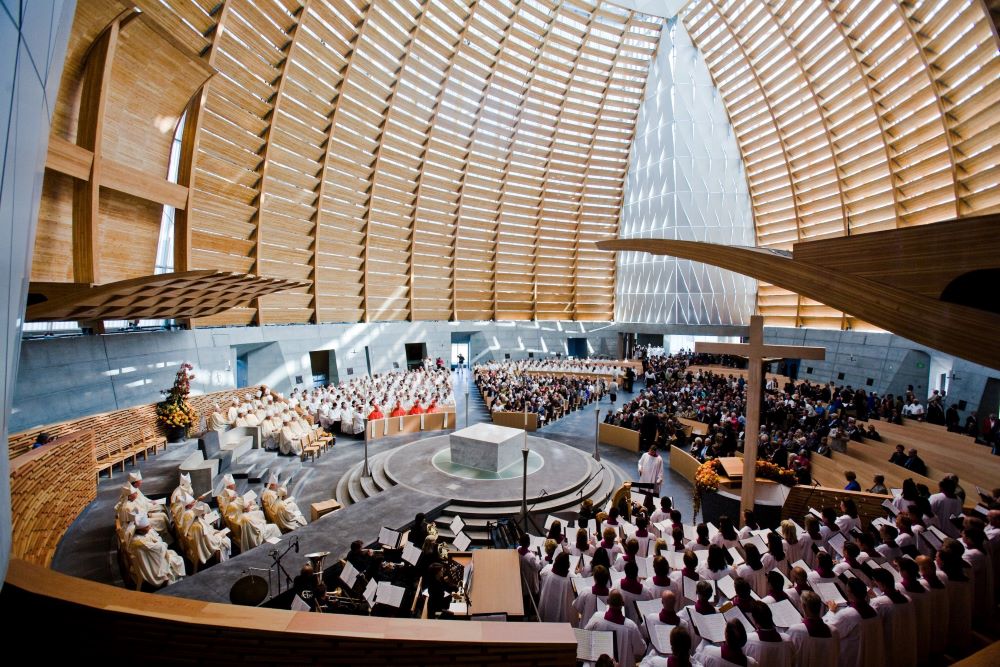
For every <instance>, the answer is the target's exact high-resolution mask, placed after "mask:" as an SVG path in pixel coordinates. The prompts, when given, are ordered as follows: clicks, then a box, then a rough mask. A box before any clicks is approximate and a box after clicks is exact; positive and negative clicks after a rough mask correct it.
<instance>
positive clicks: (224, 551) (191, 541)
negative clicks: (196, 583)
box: [178, 510, 233, 565]
mask: <svg viewBox="0 0 1000 667" xmlns="http://www.w3.org/2000/svg"><path fill="white" fill-rule="evenodd" d="M178 530H179V531H181V534H182V535H183V537H182V538H181V539H182V541H183V542H184V544H185V545H186V549H185V550H186V551H187V555H188V558H189V559H190V560H192V561H195V562H197V563H198V564H199V565H204V564H205V563H207V562H208V561H209V560H211V558H212V556H214V555H215V554H216V553H218V554H219V561H220V562H221V561H224V560H226V559H227V558H229V556H230V554H231V553H232V548H233V544H232V541H231V540H230V539H229V537H228V536H226V535H222V534H221V533H222V531H219V530H216V529H215V528H213V527H212V526H211V525H210V524H209V523H208V522H207V521H205V518H204V517H200V516H196V515H195V512H194V511H193V510H185V512H184V514H183V515H182V516H181V520H180V522H179V526H178Z"/></svg>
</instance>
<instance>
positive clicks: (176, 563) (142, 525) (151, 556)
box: [128, 514, 184, 587]
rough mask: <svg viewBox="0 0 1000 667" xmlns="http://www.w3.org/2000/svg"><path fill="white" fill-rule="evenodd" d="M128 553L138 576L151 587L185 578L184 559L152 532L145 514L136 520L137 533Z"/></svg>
mask: <svg viewBox="0 0 1000 667" xmlns="http://www.w3.org/2000/svg"><path fill="white" fill-rule="evenodd" d="M128 553H129V557H130V558H131V559H132V563H133V564H134V565H135V569H136V571H137V572H138V575H139V576H140V577H141V578H142V580H143V581H144V582H145V583H147V584H149V585H150V586H156V587H160V586H163V585H165V584H172V583H174V582H175V581H177V580H179V579H180V578H182V577H183V576H184V559H183V558H181V557H180V556H179V555H177V554H176V553H174V552H173V551H171V550H170V548H169V547H167V543H166V542H164V541H163V540H162V539H160V536H159V534H158V533H157V532H156V531H155V530H152V527H151V526H150V523H149V519H148V518H147V517H146V515H145V514H140V515H138V516H137V517H136V518H135V533H134V534H133V535H132V539H131V541H130V542H129V545H128Z"/></svg>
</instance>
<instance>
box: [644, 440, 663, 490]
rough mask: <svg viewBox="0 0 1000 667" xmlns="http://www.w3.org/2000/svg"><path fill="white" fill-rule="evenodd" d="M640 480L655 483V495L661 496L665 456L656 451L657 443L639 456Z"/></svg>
mask: <svg viewBox="0 0 1000 667" xmlns="http://www.w3.org/2000/svg"><path fill="white" fill-rule="evenodd" d="M639 482H641V483H645V484H652V485H653V496H654V497H657V498H659V496H660V485H661V484H663V458H662V457H661V456H660V455H659V454H658V453H657V452H656V445H653V446H652V447H650V448H649V451H648V452H646V453H645V454H643V455H642V456H641V457H639Z"/></svg>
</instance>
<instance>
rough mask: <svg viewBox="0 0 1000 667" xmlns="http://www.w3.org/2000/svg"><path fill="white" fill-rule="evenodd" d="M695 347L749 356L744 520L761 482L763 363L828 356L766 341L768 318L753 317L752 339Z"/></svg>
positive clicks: (742, 500) (819, 350)
mask: <svg viewBox="0 0 1000 667" xmlns="http://www.w3.org/2000/svg"><path fill="white" fill-rule="evenodd" d="M694 351H695V352H698V353H704V354H731V355H735V356H738V357H747V358H748V359H749V361H750V366H749V368H748V369H747V389H746V391H747V409H746V426H745V428H744V430H743V433H744V435H743V486H742V489H741V491H740V521H742V520H743V512H744V511H745V510H748V509H749V510H752V509H753V507H754V487H755V486H756V483H757V443H758V441H759V440H760V403H761V398H762V396H761V391H762V389H763V387H762V385H763V364H764V362H765V361H767V360H769V359H774V358H778V359H786V358H787V359H825V358H826V349H825V348H822V347H801V346H797V345H765V344H764V318H763V317H762V316H760V315H753V316H751V318H750V342H749V343H695V346H694Z"/></svg>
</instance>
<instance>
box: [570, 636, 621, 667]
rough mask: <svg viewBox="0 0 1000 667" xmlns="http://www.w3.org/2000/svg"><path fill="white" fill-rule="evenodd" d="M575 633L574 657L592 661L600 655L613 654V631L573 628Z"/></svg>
mask: <svg viewBox="0 0 1000 667" xmlns="http://www.w3.org/2000/svg"><path fill="white" fill-rule="evenodd" d="M573 633H574V634H575V635H576V659H577V660H585V661H589V662H594V661H596V660H597V659H598V658H600V657H601V656H602V655H605V654H607V655H609V656H612V657H613V656H614V655H615V653H616V652H615V633H614V632H610V631H599V630H582V629H580V628H573Z"/></svg>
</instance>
